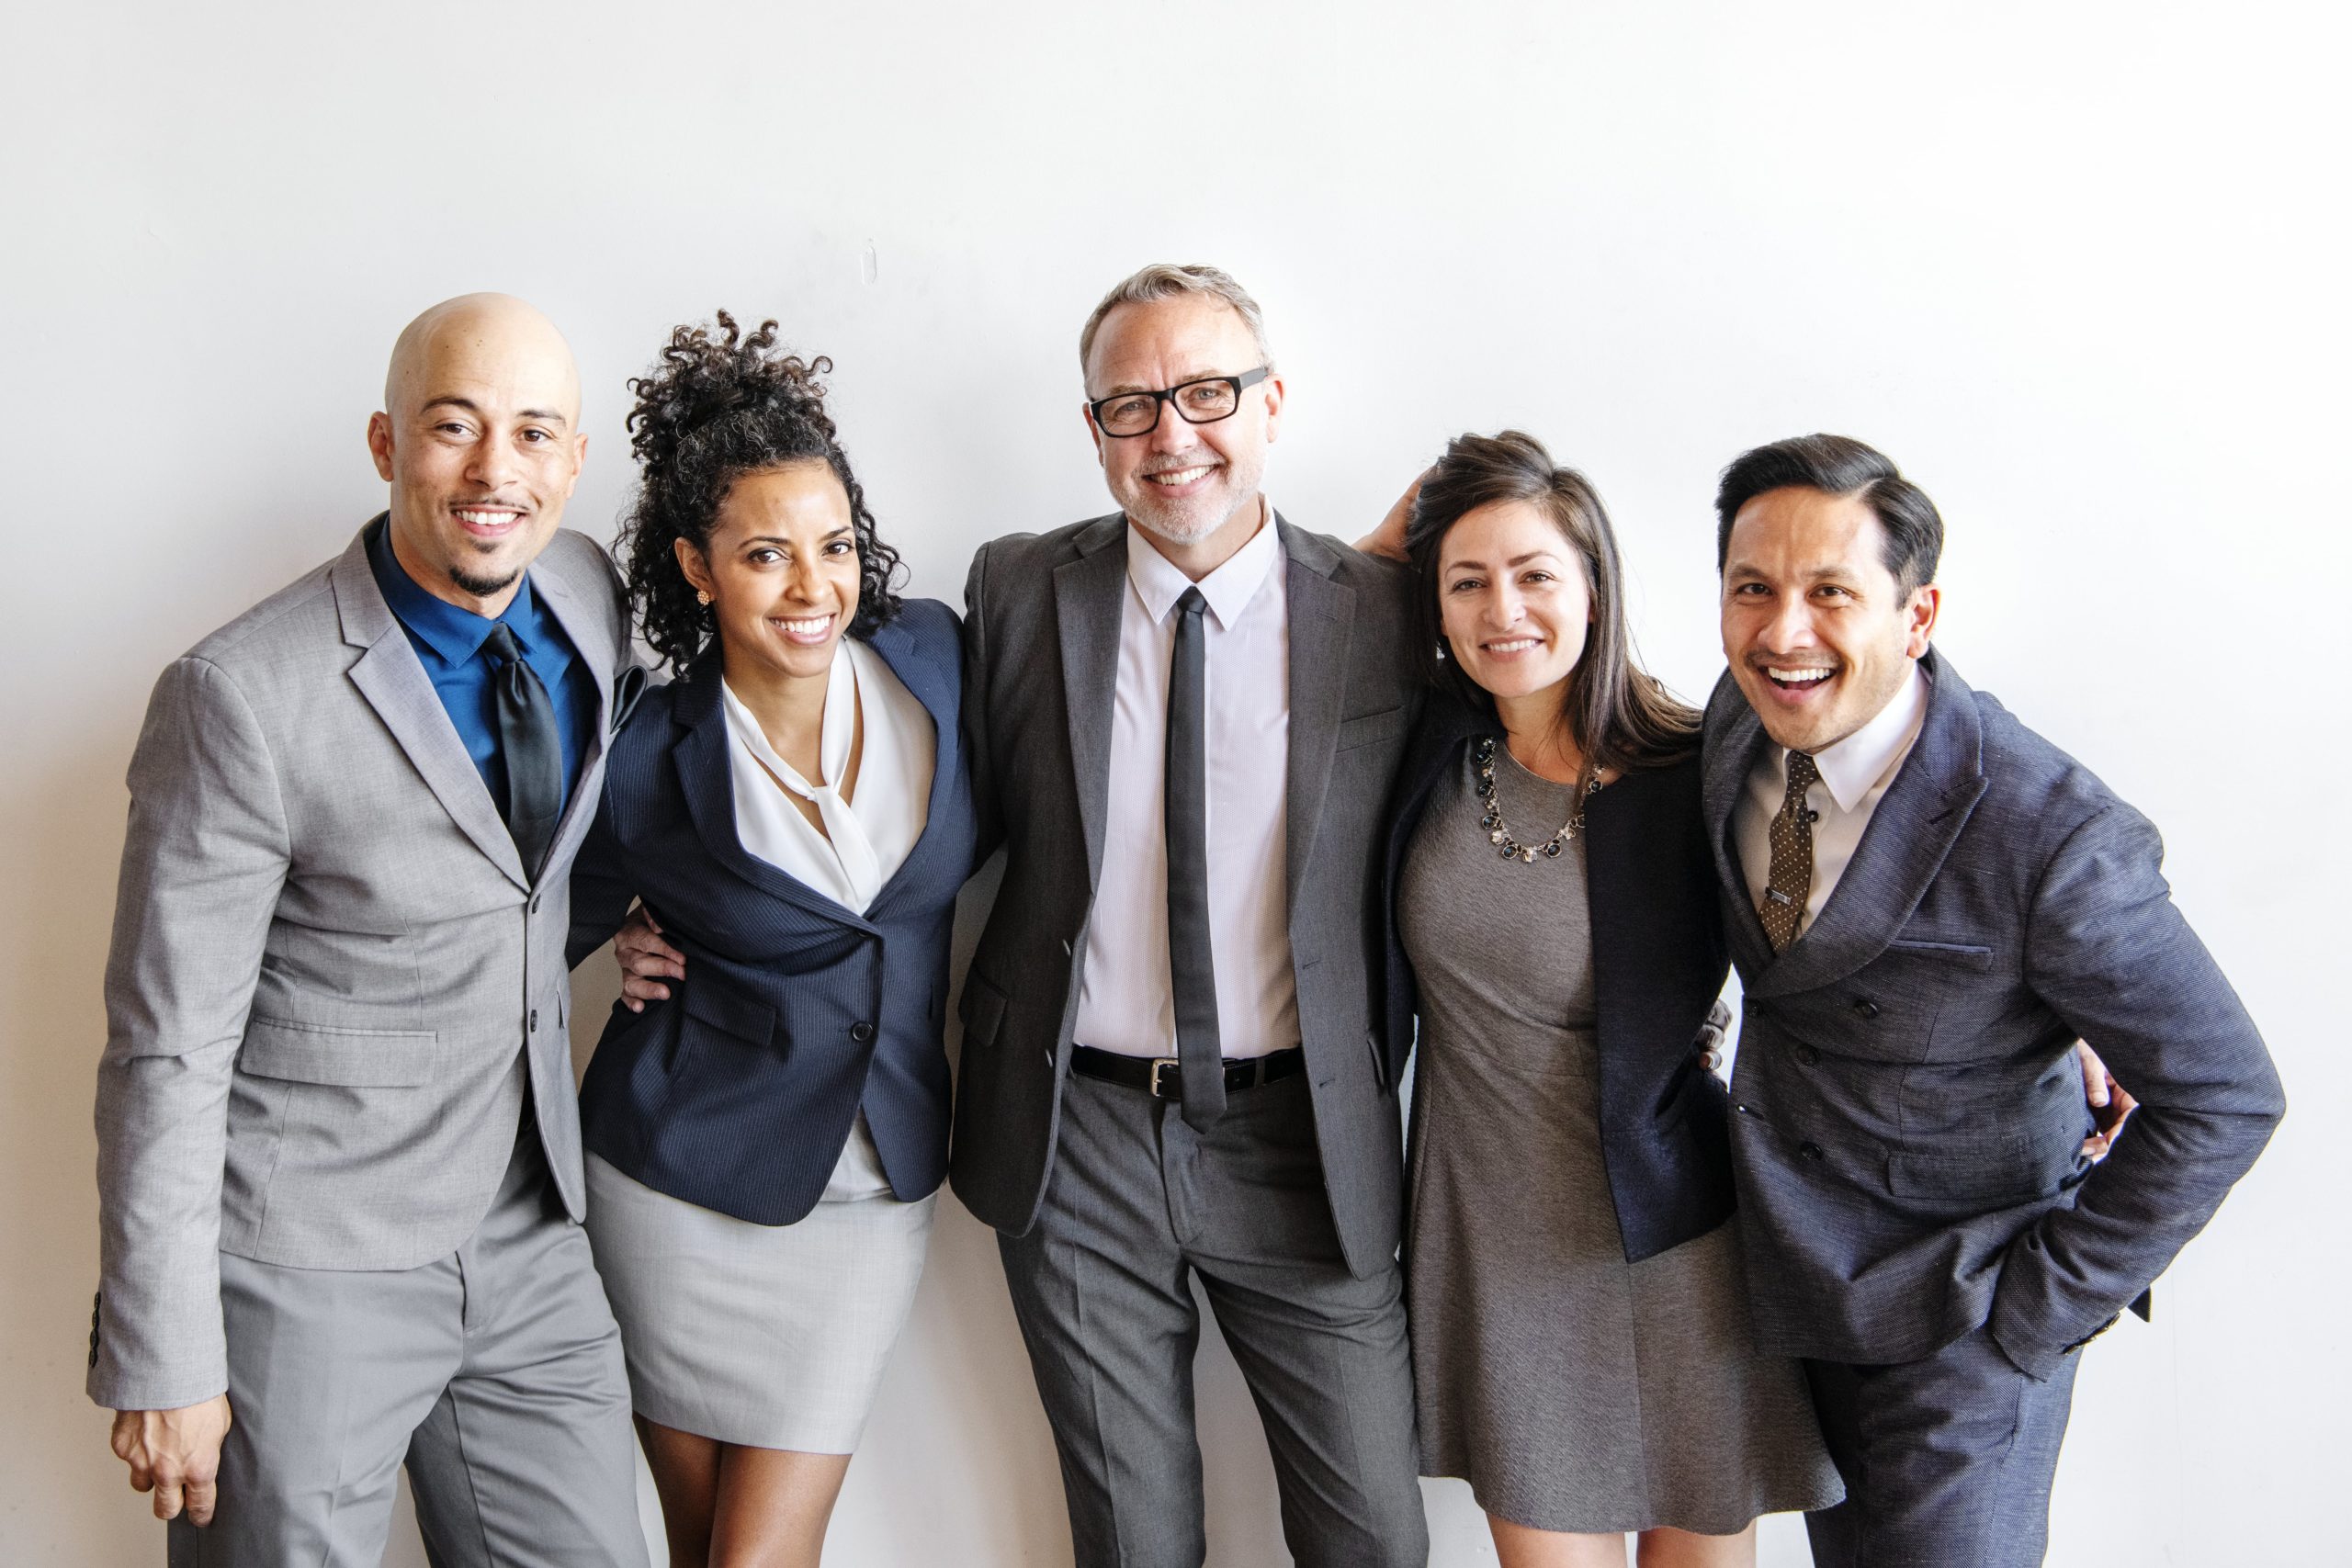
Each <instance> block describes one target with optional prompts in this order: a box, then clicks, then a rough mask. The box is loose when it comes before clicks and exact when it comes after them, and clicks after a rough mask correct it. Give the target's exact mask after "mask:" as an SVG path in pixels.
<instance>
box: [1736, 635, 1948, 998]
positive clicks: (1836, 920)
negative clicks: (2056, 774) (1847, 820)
mask: <svg viewBox="0 0 2352 1568" xmlns="http://www.w3.org/2000/svg"><path fill="white" fill-rule="evenodd" d="M1934 659H1935V655H1934V654H1933V653H1930V654H1928V660H1934ZM1925 668H1926V671H1927V672H1928V674H1929V675H1930V676H1931V677H1932V679H1931V682H1930V684H1929V686H1928V714H1927V717H1926V720H1925V721H1924V722H1923V723H1922V725H1921V726H1920V729H1919V738H1918V739H1917V741H1915V742H1914V743H1913V745H1912V748H1911V754H1910V756H1908V757H1906V758H1905V759H1904V761H1903V765H1902V767H1901V768H1899V769H1897V770H1896V772H1895V774H1894V783H1893V784H1889V785H1888V786H1887V790H1886V794H1885V795H1883V796H1881V797H1880V799H1879V803H1878V809H1877V810H1875V811H1873V812H1872V813H1871V822H1870V826H1869V828H1867V829H1864V830H1863V833H1862V839H1861V842H1860V843H1859V844H1857V845H1855V846H1854V856H1853V859H1852V860H1850V861H1849V862H1848V863H1847V864H1846V871H1845V874H1844V875H1842V876H1840V877H1839V878H1838V888H1837V891H1835V892H1834V893H1832V894H1830V896H1829V899H1828V902H1826V903H1825V904H1824V905H1823V906H1822V908H1821V913H1820V915H1819V916H1817V917H1816V918H1815V920H1814V922H1813V924H1812V925H1810V926H1808V927H1807V928H1805V931H1804V935H1802V936H1800V937H1798V938H1797V940H1796V941H1795V942H1792V943H1790V944H1789V948H1788V951H1787V952H1785V953H1781V955H1780V957H1779V958H1778V959H1776V960H1775V961H1774V962H1773V964H1772V965H1771V967H1770V969H1769V970H1767V971H1766V972H1765V973H1764V974H1762V975H1760V976H1758V979H1757V983H1756V984H1755V985H1754V986H1753V987H1750V989H1752V990H1753V991H1754V992H1755V994H1756V995H1758V996H1761V997H1770V996H1781V995H1786V994H1788V993H1790V992H1793V991H1804V990H1810V989H1812V988H1814V987H1817V986H1826V985H1828V984H1829V983H1830V982H1832V981H1834V980H1838V979H1839V978H1842V977H1843V976H1848V975H1850V974H1852V973H1853V972H1854V971H1855V970H1857V969H1859V968H1860V967H1861V966H1862V965H1863V964H1867V963H1869V962H1870V961H1871V959H1873V958H1876V957H1877V956H1878V955H1879V954H1880V953H1883V952H1884V951H1885V950H1886V944H1887V942H1889V941H1891V940H1892V939H1893V938H1894V933H1895V932H1896V931H1900V930H1902V928H1903V922H1904V921H1905V920H1907V919H1910V918H1911V912H1912V911H1913V910H1914V909H1916V908H1918V907H1919V900H1920V899H1921V898H1922V897H1926V895H1927V891H1928V885H1929V884H1930V883H1932V882H1934V881H1935V879H1936V874H1937V872H1939V871H1940V870H1941V869H1942V868H1943V863H1944V857H1945V856H1947V855H1949V854H1950V853H1951V846H1952V844H1953V842H1954V841H1955V840H1958V839H1959V837H1960V834H1961V829H1963V828H1965V827H1967V826H1968V818H1969V815H1970V813H1971V812H1972V811H1973V809H1974V807H1975V805H1976V802H1977V801H1978V799H1979V798H1981V797H1982V796H1983V795H1984V794H1985V771H1984V732H1983V727H1982V725H1981V724H1980V722H1979V721H1978V719H1977V716H1976V702H1975V698H1974V696H1973V694H1971V693H1970V691H1969V689H1968V687H1967V686H1966V685H1965V684H1964V683H1963V682H1962V681H1961V679H1960V677H1959V676H1957V675H1955V674H1953V673H1952V671H1951V667H1950V666H1949V665H1939V664H1937V663H1934V662H1928V663H1927V664H1926V666H1925ZM1759 929H1760V928H1759Z"/></svg>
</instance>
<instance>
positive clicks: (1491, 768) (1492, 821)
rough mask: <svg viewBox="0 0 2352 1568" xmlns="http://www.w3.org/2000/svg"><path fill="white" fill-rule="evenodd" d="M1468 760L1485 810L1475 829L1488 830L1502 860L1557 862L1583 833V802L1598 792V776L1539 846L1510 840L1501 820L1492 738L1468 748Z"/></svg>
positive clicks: (1480, 739)
mask: <svg viewBox="0 0 2352 1568" xmlns="http://www.w3.org/2000/svg"><path fill="white" fill-rule="evenodd" d="M1470 760H1471V761H1473V762H1475V763H1476V764H1477V767H1478V784H1477V789H1478V800H1479V802H1480V804H1481V805H1483V806H1484V807H1486V812H1485V815H1483V816H1481V817H1480V818H1478V826H1479V827H1481V828H1484V829H1486V830H1487V842H1488V843H1490V844H1493V845H1495V846H1496V848H1497V849H1498V851H1499V852H1501V855H1502V858H1503V859H1505V860H1515V861H1517V862H1519V863H1521V865H1532V864H1534V863H1535V857H1536V856H1538V855H1542V856H1544V858H1545V859H1546V860H1556V859H1558V858H1559V853H1560V850H1561V848H1562V846H1564V845H1565V844H1566V843H1567V842H1568V840H1571V839H1573V838H1575V837H1576V836H1577V834H1578V833H1580V832H1582V831H1583V830H1584V803H1585V802H1586V801H1588V800H1590V799H1591V798H1592V797H1593V796H1594V795H1599V794H1600V774H1598V773H1595V774H1593V775H1591V776H1590V777H1589V778H1588V779H1587V780H1586V781H1585V786H1584V791H1583V793H1582V794H1581V795H1578V796H1577V808H1576V812H1575V814H1574V815H1573V816H1571V817H1570V818H1568V819H1567V820H1566V822H1564V823H1562V824H1561V825H1560V830H1559V831H1558V832H1556V833H1555V834H1553V835H1552V836H1551V837H1550V838H1548V839H1546V840H1544V841H1543V842H1542V843H1540V844H1522V843H1521V842H1520V841H1519V840H1517V839H1515V838H1513V837H1511V831H1510V824H1509V823H1507V822H1505V821H1504V820H1503V808H1502V807H1501V805H1500V804H1498V802H1497V801H1496V799H1495V738H1494V737H1493V736H1491V735H1482V736H1480V737H1479V738H1478V739H1477V742H1476V744H1475V745H1473V746H1472V747H1471V748H1470Z"/></svg>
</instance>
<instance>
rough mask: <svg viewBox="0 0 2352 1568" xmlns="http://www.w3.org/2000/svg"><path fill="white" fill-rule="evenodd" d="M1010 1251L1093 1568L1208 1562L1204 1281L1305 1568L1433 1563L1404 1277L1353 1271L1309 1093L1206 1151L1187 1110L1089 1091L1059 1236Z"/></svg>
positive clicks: (1232, 1109) (1293, 1095) (1280, 1090)
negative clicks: (1200, 1420) (1198, 1379)
mask: <svg viewBox="0 0 2352 1568" xmlns="http://www.w3.org/2000/svg"><path fill="white" fill-rule="evenodd" d="M999 1245H1000V1247H1001V1251H1002V1253H1003V1258H1004V1271H1005V1278H1006V1280H1007V1282H1008V1283H1009V1284H1010V1285H1011V1287H1012V1304H1013V1310H1014V1313H1015V1314H1016V1315H1017V1316H1018V1318H1019V1320H1020V1323H1021V1332H1022V1337H1023V1339H1024V1340H1025V1341H1026V1342H1027V1344H1028V1347H1029V1358H1030V1362H1031V1365H1032V1366H1033V1368H1034V1369H1035V1373H1036V1379H1037V1389H1038V1393H1039V1394H1040V1395H1041V1397H1042V1398H1043V1399H1044V1401H1045V1405H1046V1416H1047V1418H1048V1420H1049V1421H1050V1422H1051V1423H1052V1426H1053V1429H1054V1442H1055V1446H1056V1447H1057V1450H1059V1453H1060V1457H1061V1466H1062V1484H1063V1488H1064V1490H1065V1492H1066V1494H1067V1496H1068V1500H1069V1516H1070V1533H1071V1536H1072V1538H1073V1540H1074V1544H1075V1547H1076V1552H1077V1562H1078V1568H1114V1565H1116V1568H1199V1564H1200V1563H1201V1562H1202V1561H1203V1559H1204V1557H1205V1556H1206V1554H1207V1550H1208V1547H1207V1537H1206V1532H1205V1529H1204V1524H1203V1499H1202V1489H1201V1451H1200V1444H1199V1441H1198V1439H1197V1438H1196V1437H1195V1435H1194V1431H1193V1348H1194V1347H1195V1345H1197V1343H1198V1342H1199V1339H1200V1321H1199V1314H1198V1313H1197V1311H1196V1309H1195V1307H1194V1304H1193V1292H1192V1285H1191V1277H1192V1276H1193V1274H1196V1273H1197V1274H1198V1275H1199V1276H1200V1279H1201V1284H1202V1287H1203V1290H1204V1293H1205V1294H1206V1295H1207V1297H1208V1301H1209V1305H1210V1307H1211V1309H1212V1310H1213V1311H1215V1312H1216V1320H1217V1324H1218V1326H1219V1327H1220V1328H1222V1329H1223V1330H1224V1333H1225V1337H1226V1341H1227V1344H1228V1345H1230V1346H1231V1347H1232V1349H1233V1354H1234V1359H1236V1360H1237V1361H1238V1362H1239V1363H1240V1367H1241V1374H1242V1376H1243V1378H1244V1379H1246V1380H1247V1381H1248V1382H1249V1385H1250V1394H1251V1396H1252V1397H1253V1398H1254V1399H1255V1400H1256V1402H1257V1405H1258V1412H1259V1416H1260V1418H1261V1420H1262V1421H1263V1422H1264V1423H1265V1428H1266V1438H1267V1442H1268V1445H1269V1446H1270V1447H1271V1449H1272V1452H1273V1460H1274V1471H1275V1476H1276V1481H1277V1483H1278V1484H1279V1486H1280V1489H1281V1495H1282V1515H1283V1538H1284V1540H1286V1541H1287V1542H1288V1544H1289V1546H1290V1551H1291V1554H1292V1556H1293V1557H1294V1558H1295V1559H1296V1561H1297V1562H1299V1563H1301V1564H1303V1565H1307V1568H1321V1565H1327V1564H1328V1565H1329V1568H1408V1565H1409V1568H1419V1564H1422V1563H1425V1562H1427V1561H1428V1559H1429V1528H1428V1525H1427V1523H1426V1522H1425V1520H1424V1519H1423V1517H1422V1514H1421V1495H1420V1485H1419V1480H1418V1479H1417V1472H1418V1468H1419V1466H1418V1462H1417V1458H1418V1456H1417V1455H1416V1452H1415V1450H1414V1442H1413V1380H1412V1366H1411V1362H1410V1359H1409V1357H1408V1347H1407V1342H1406V1337H1405V1308H1404V1294H1403V1280H1402V1275H1401V1274H1400V1272H1399V1271H1398V1269H1397V1266H1396V1265H1395V1263H1394V1262H1393V1261H1392V1262H1391V1263H1390V1264H1389V1266H1388V1267H1386V1268H1385V1269H1380V1270H1378V1271H1377V1272H1375V1273H1374V1275H1373V1276H1372V1277H1371V1278H1370V1279H1366V1280H1359V1279H1357V1278H1355V1276H1354V1275H1353V1274H1351V1272H1350V1271H1349V1269H1348V1266H1347V1263H1346V1261H1345V1259H1344V1258H1342V1256H1341V1254H1340V1241H1339V1235H1338V1233H1337V1232H1336V1231H1335V1230H1334V1228H1333V1225H1332V1221H1331V1207H1330V1201H1329V1198H1328V1197H1327V1196H1326V1195H1325V1193H1324V1190H1323V1172H1322V1161H1321V1157H1320V1156H1319V1155H1318V1153H1317V1147H1316V1142H1315V1123H1314V1112H1313V1109H1312V1107H1311V1105H1310V1103H1309V1100H1308V1098H1307V1080H1306V1077H1305V1076H1304V1075H1300V1076H1298V1077H1290V1078H1285V1079H1283V1080H1281V1081H1280V1082H1277V1083H1273V1084H1270V1085H1267V1086H1265V1087H1264V1088H1261V1089H1250V1090H1246V1091H1241V1092H1238V1093H1236V1094H1234V1096H1233V1097H1232V1100H1231V1102H1230V1104H1229V1106H1228V1108H1227V1111H1226V1114H1225V1116H1224V1118H1223V1120H1221V1121H1220V1122H1217V1123H1216V1125H1215V1126H1214V1127H1213V1128H1211V1129H1210V1130H1209V1131H1208V1132H1207V1133H1205V1134H1203V1133H1196V1132H1194V1131H1193V1129H1192V1128H1191V1127H1189V1126H1187V1125H1185V1123H1184V1121H1183V1118H1182V1115H1181V1114H1180V1113H1179V1111H1178V1109H1177V1106H1176V1103H1175V1102H1174V1101H1173V1100H1155V1099H1153V1098H1152V1097H1151V1096H1149V1095H1148V1094H1146V1093H1144V1092H1142V1091H1141V1090H1139V1089H1128V1088H1125V1087H1124V1086H1120V1085H1114V1084H1106V1083H1103V1082H1100V1081H1097V1080H1095V1079H1092V1078H1086V1077H1070V1078H1069V1079H1068V1080H1067V1081H1066V1082H1065V1084H1064V1085H1063V1092H1062V1108H1061V1129H1060V1135H1059V1140H1058V1143H1057V1147H1056V1150H1055V1155H1054V1166H1053V1169H1052V1172H1051V1173H1050V1175H1049V1176H1048V1178H1047V1180H1046V1192H1045V1200H1044V1202H1043V1204H1042V1206H1041V1207H1040V1209H1039V1211H1038V1214H1037V1223H1036V1224H1035V1226H1034V1227H1032V1228H1031V1230H1030V1231H1029V1233H1028V1234H1027V1235H1018V1236H1015V1235H1002V1236H1001V1237H1000V1239H999Z"/></svg>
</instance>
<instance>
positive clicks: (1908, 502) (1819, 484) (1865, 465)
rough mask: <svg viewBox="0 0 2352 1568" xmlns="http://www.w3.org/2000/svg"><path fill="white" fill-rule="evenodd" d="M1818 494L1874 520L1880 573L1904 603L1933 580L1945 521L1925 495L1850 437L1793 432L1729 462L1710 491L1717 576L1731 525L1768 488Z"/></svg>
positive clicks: (1728, 547) (1725, 554)
mask: <svg viewBox="0 0 2352 1568" xmlns="http://www.w3.org/2000/svg"><path fill="white" fill-rule="evenodd" d="M1792 488H1796V489H1803V490H1817V491H1822V492H1823V493H1825V494H1827V495H1842V496H1851V497H1852V498H1854V499H1855V500H1857V501H1860V502H1862V503H1863V504H1864V505H1866V506H1868V507H1869V508H1870V509H1871V512H1872V513H1874V514H1875V515H1876V516H1877V518H1878V524H1879V527H1880V528H1881V529H1882V530H1883V531H1884V533H1885V535H1886V550H1885V560H1886V570H1887V572H1888V574H1889V575H1890V576H1892V577H1893V578H1894V586H1895V589H1896V591H1897V592H1899V593H1901V594H1902V596H1903V597H1904V598H1905V599H1908V598H1909V597H1910V596H1911V594H1912V592H1914V591H1915V590H1917V589H1920V588H1924V587H1926V586H1927V585H1928V583H1930V582H1933V581H1935V580H1936V563H1937V561H1938V560H1939V559H1940V558H1942V556H1943V553H1944V520H1943V517H1942V515H1941V514H1940V513H1938V512H1937V511H1936V503H1935V502H1932V501H1929V500H1928V492H1927V491H1923V490H1921V489H1920V488H1919V487H1918V486H1917V485H1915V484H1913V483H1912V482H1911V481H1910V480H1909V479H1905V478H1904V477H1903V475H1902V473H1901V472H1900V471H1899V470H1898V469H1897V468H1895V466H1894V461H1893V460H1892V459H1891V458H1889V457H1887V456H1886V455H1885V454H1884V453H1883V452H1881V451H1879V450H1878V449H1877V448H1876V447H1874V446H1864V445H1863V444H1862V443H1861V442H1860V441H1857V440H1855V439H1854V438H1853V437H1852V436H1850V435H1798V436H1792V437H1791V438H1790V439H1789V440H1786V441H1775V442H1773V443H1772V444H1771V445H1770V446H1758V447H1757V448H1756V449H1755V450H1754V451H1752V452H1743V453H1741V454H1740V455H1739V456H1738V457H1735V458H1733V459H1732V462H1731V467H1729V468H1725V469H1724V473H1723V478H1722V479H1721V480H1719V481H1718V482H1717V484H1716V486H1715V573H1716V575H1717V576H1721V575H1722V574H1723V570H1724V565H1725V564H1726V563H1727V561H1728V558H1729V557H1730V554H1731V525H1732V520H1733V519H1734V518H1736V517H1737V516H1738V515H1739V509H1740V508H1741V507H1743V506H1746V505H1747V503H1748V502H1751V501H1753V500H1755V499H1756V498H1757V497H1758V496H1759V495H1762V494H1764V493H1765V492H1766V491H1775V490H1788V489H1792Z"/></svg>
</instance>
